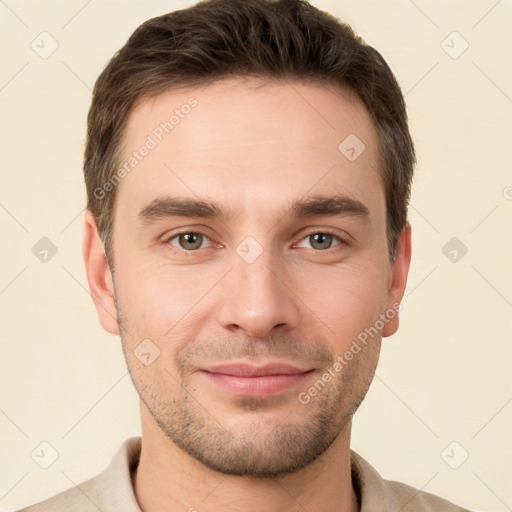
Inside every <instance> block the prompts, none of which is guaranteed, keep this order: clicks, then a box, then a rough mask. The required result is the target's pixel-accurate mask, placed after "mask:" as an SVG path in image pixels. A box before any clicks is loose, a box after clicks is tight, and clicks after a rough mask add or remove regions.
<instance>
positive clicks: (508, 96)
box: [0, 0, 512, 511]
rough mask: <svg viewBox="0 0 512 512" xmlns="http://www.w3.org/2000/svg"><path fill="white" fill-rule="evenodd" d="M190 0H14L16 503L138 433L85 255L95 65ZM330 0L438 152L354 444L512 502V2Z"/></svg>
mask: <svg viewBox="0 0 512 512" xmlns="http://www.w3.org/2000/svg"><path fill="white" fill-rule="evenodd" d="M191 3H192V2H186V1H178V0H167V1H151V2H147V1H145V0H138V1H134V0H131V1H123V2H121V1H100V0H93V1H89V2H87V1H85V0H72V1H70V0H67V1H63V0H61V1H56V0H53V1H46V2H37V1H35V0H30V1H29V0H24V1H22V0H6V1H5V2H4V1H2V2H0V38H1V43H2V44H1V46H0V47H1V50H0V51H1V53H2V66H1V70H0V104H1V109H2V110H1V111H2V127H1V134H0V144H1V156H0V158H1V166H0V172H1V186H0V225H1V229H0V237H1V239H0V247H1V251H2V252H1V262H2V264H1V265H0V315H1V318H2V323H1V325H2V333H1V335H2V341H1V358H0V385H1V389H0V440H1V441H0V442H1V446H0V509H2V510H11V509H14V508H17V507H19V506H21V505H23V504H26V503H28V502H32V501H35V500H39V499H42V498H45V497H47V496H49V495H50V494H53V493H56V492H58V491H60V490H62V489H64V488H67V487H69V486H71V485H73V483H78V482H80V481H82V480H84V479H86V478H88V477H90V476H92V475H93V474H95V473H97V472H98V471H100V470H101V469H103V467H104V466H105V465H106V464H107V463H108V462H109V461H110V458H111V456H112V454H113V453H114V451H115V450H116V449H117V447H118V446H119V444H120V443H121V442H122V441H123V440H124V439H125V438H126V437H128V436H131V435H136V434H138V433H139V423H138V405H137V397H136V394H135V392H134V390H133V388H132V385H131V382H130V379H129V377H128V375H127V373H126V369H125V364H124V360H123V357H122V353H121V350H120V343H119V339H118V338H117V337H114V336H111V335H109V334H107V333H105V332H104V331H103V330H102V329H101V327H100V325H99V323H98V321H97V318H96V312H95V310H94V308H93V304H92V301H91V299H90V297H89V294H88V290H87V281H86V277H85V272H84V269H83V264H82V258H81V235H82V223H81V219H82V212H83V208H84V205H85V189H84V185H83V181H82V175H81V165H82V151H83V145H84V134H85V119H86V114H87V109H88V106H89V102H90V89H91V88H92V86H93V84H94V81H95V79H96V77H97V76H98V74H99V73H100V71H101V69H102V68H103V66H104V65H105V64H106V62H107V60H108V59H109V58H110V57H111V56H112V55H113V53H114V52H115V51H116V50H117V49H118V48H119V47H121V46H122V45H123V44H124V42H125V41H126V39H127V38H128V36H129V35H130V34H131V33H132V31H133V30H134V29H135V28H136V27H137V26H138V25H139V24H140V23H141V22H142V21H144V20H146V19H147V18H150V17H153V16H156V15H159V14H163V13H165V12H168V11H170V10H174V9H176V8H180V7H184V6H187V5H190V4H191ZM313 4H315V5H317V6H319V7H322V8H326V9H328V10H330V11H331V12H333V13H335V14H337V15H338V16H340V17H342V18H343V19H345V20H346V21H348V22H349V23H351V24H353V26H354V27H355V28H356V30H358V31H359V32H360V33H361V35H363V37H365V39H367V40H368V41H369V42H370V43H371V44H372V45H374V46H376V48H377V49H378V50H379V51H380V52H381V53H382V54H383V55H384V57H385V58H386V59H387V61H388V62H389V64H390V65H391V67H392V69H393V70H394V72H395V73H396V75H397V77H398V79H399V81H400V83H401V85H402V87H403V90H404V93H405V94H406V101H407V104H408V109H409V116H410V125H411V130H412V134H413V138H414V139H415V143H416V147H417V153H418V160H419V163H418V166H417V170H416V181H415V185H414V189H413V197H412V202H411V209H410V219H411V222H412V226H413V243H414V253H413V262H412V269H411V273H410V278H409V284H408V288H407V291H406V298H405V299H404V311H403V313H402V323H401V328H400V331H399V333H398V334H397V335H395V336H394V337H393V338H388V339H386V340H384V343H383V351H382V357H381V361H380V363H379V367H378V368H377V376H376V378H375V380H374V383H373V385H372V387H371V389H370V392H369V393H368V395H367V398H366V400H365V402H364V403H363V405H362V406H361V408H360V410H359V412H358V413H357V415H356V417H355V420H354V431H353V443H352V447H353V448H354V449H355V450H356V451H358V452H359V453H361V454H362V455H363V456H364V457H366V458H367V459H368V460H369V461H370V462H371V463H372V464H373V465H374V466H375V467H376V468H377V469H378V470H379V471H380V472H381V474H382V475H383V476H385V477H387V478H390V479H397V480H401V481H405V482H407V483H409V484H411V485H414V486H415V487H418V488H421V489H424V490H426V491H430V492H434V493H437V494H439V495H441V496H444V497H446V498H448V499H450V500H453V501H455V502H457V503H459V504H461V505H464V506H466V507H469V508H471V509H473V510H487V511H504V510H512V486H511V485H510V484H511V480H512V478H511V477H512V470H511V461H512V437H511V435H510V431H511V426H512V403H511V402H512V377H511V371H510V366H511V356H512V343H511V342H510V340H511V336H510V333H511V330H512V273H511V271H510V262H511V261H512V243H511V231H512V230H511V224H512V200H511V199H512V172H511V171H512V166H511V159H510V147H511V142H512V141H511V139H510V134H511V128H510V122H511V120H512V71H511V63H512V34H511V27H512V2H510V1H509V0H501V1H496V0H480V1H474V0H473V1H468V0H464V1H462V0H461V1H457V2H455V1H450V2H447V1H446V0H443V1H441V0H436V1H426V0H415V1H414V2H413V1H412V0H394V1H386V2H383V1H380V2H378V1H376V0H374V1H371V0H361V1H357V2H356V1H352V2H350V1H344V0H339V1H336V0H331V1H328V0H324V1H313ZM43 31H46V32H48V33H49V34H50V35H51V37H52V38H53V39H54V40H56V41H57V42H58V45H59V47H58V49H57V50H56V51H55V53H53V54H52V55H51V56H49V57H48V58H46V59H43V58H41V57H40V56H39V54H38V53H36V52H35V51H34V50H33V49H32V48H31V42H32V41H33V40H35V41H36V43H37V42H38V41H41V39H40V37H46V38H47V39H45V41H46V43H45V48H46V49H47V50H48V49H49V48H51V46H50V45H51V40H50V39H48V37H49V36H40V37H39V38H38V36H39V34H40V33H41V32H43ZM454 31H457V32H458V33H459V34H460V36H457V35H453V34H452V32H454ZM450 34H452V35H450ZM461 38H463V39H461ZM443 41H445V42H444V43H443ZM464 41H467V43H468V44H469V47H468V49H467V50H466V51H465V52H464V53H462V54H461V55H460V56H458V58H452V57H453V56H455V55H456V54H457V53H458V52H459V51H460V50H461V49H463V45H464ZM39 44H41V43H39ZM39 51H42V49H40V50H39ZM447 52H448V53H447ZM449 53H451V55H452V56H450V55H449ZM42 237H48V238H49V239H50V240H51V241H52V242H53V243H54V244H55V246H56V247H57V248H58V252H57V254H56V255H55V256H53V257H52V258H51V259H49V261H48V262H46V263H43V262H41V261H40V260H39V259H38V258H36V256H35V255H34V254H33V253H32V247H33V246H34V245H35V244H36V243H37V242H38V241H39V240H40V239H41V238H42ZM452 237H457V238H458V239H459V240H460V241H461V242H462V243H464V244H465V246H467V248H468V252H467V254H465V255H464V256H463V257H462V258H460V253H458V258H460V259H459V260H458V261H457V262H452V261H450V259H448V257H446V256H445V254H444V253H443V252H442V248H443V247H444V246H445V244H446V243H447V242H448V241H449V240H450V239H451V238H452ZM42 441H46V442H48V443H50V444H51V445H52V446H53V447H54V448H55V449H56V450H57V451H58V453H59V458H58V459H57V460H56V462H55V463H54V464H53V465H52V466H51V467H50V468H48V469H46V470H43V469H41V468H40V467H39V466H38V465H37V464H36V463H35V462H34V460H32V458H31V453H32V452H33V450H34V449H35V448H36V447H38V446H39V444H40V443H41V442H42ZM452 441H456V442H457V443H459V444H458V445H455V446H454V445H452V446H451V447H450V448H449V449H448V450H447V453H446V452H444V450H445V448H446V447H447V446H448V445H449V444H450V443H452ZM452 449H453V450H452ZM463 450H465V451H467V452H468V453H469V458H468V459H467V460H466V461H465V462H464V463H463V464H462V465H461V466H460V467H459V468H458V469H452V468H451V467H449V465H448V464H447V462H445V460H447V461H449V462H450V463H451V464H452V465H455V464H456V463H457V462H459V461H460V460H461V457H462V456H463V454H464V452H463ZM442 453H445V456H444V458H443V457H442V455H441V454H442Z"/></svg>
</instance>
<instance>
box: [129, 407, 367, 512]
mask: <svg viewBox="0 0 512 512" xmlns="http://www.w3.org/2000/svg"><path fill="white" fill-rule="evenodd" d="M141 420H142V450H141V456H140V462H139V466H138V468H137V471H136V473H135V475H134V489H135V494H136V496H137V501H138V503H139V506H140V507H141V509H142V510H143V511H144V512H175V511H187V512H220V511H222V512H230V511H239V510H251V511H254V512H263V511H264V512H281V511H283V510H286V511H287V512H299V511H300V512H303V511H304V510H322V511H323V512H358V511H359V504H358V498H357V495H356V493H355V491H354V488H353V486H352V478H351V471H350V428H351V423H350V422H349V423H348V424H347V425H346V427H345V429H344V430H343V431H341V432H340V434H339V435H338V437H337V438H336V440H335V441H334V443H333V444H332V445H331V446H330V447H329V448H328V450H327V451H326V452H325V453H324V454H323V455H321V456H320V457H319V458H318V459H316V460H315V461H314V462H313V463H311V464H309V465H308V466H307V467H305V468H303V469H302V470H300V471H298V472H296V473H292V474H289V475H286V476H283V477H279V478H252V477H240V476H231V475H224V474H221V473H217V472H215V471H213V470H211V469H209V468H207V467H206V466H204V465H203V464H202V463H200V462H199V461H197V460H196V459H194V458H192V457H191V456H190V455H188V454H187V453H185V452H184V451H182V450H181V449H180V448H178V447H177V446H176V445H175V444H174V443H173V442H171V441H170V440H169V439H168V438H167V437H165V435H164V434H163V432H162V431H161V430H160V428H159V427H158V425H157V424H156V422H155V421H154V419H153V417H152V416H151V414H150V413H149V412H148V411H147V409H146V408H145V407H141Z"/></svg>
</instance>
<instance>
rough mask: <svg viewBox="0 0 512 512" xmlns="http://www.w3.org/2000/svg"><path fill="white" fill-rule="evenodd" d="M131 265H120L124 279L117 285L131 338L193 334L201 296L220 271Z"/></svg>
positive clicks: (173, 337)
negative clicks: (127, 266)
mask: <svg viewBox="0 0 512 512" xmlns="http://www.w3.org/2000/svg"><path fill="white" fill-rule="evenodd" d="M132 265H133V263H132ZM119 267H121V265H119ZM133 267H134V268H135V269H136V270H133V268H132V269H129V270H128V269H127V268H124V269H122V270H123V273H122V275H123V279H122V280H121V282H120V283H119V286H118V287H116V288H118V290H117V291H118V296H119V302H120V306H121V308H122V313H123V316H124V319H125V321H126V327H127V328H128V330H129V331H130V333H131V334H130V338H131V339H133V338H135V337H137V338H140V337H141V336H142V337H143V338H144V337H147V338H150V339H154V340H155V341H156V342H159V340H164V339H169V340H186V339H191V338H193V337H194V327H193V326H194V325H196V319H197V318H198V315H200V314H201V312H202V311H203V309H204V307H205V306H206V304H207V301H205V300H204V298H205V296H206V295H207V294H208V291H209V290H211V289H212V287H214V286H215V283H216V282H217V281H218V275H219V272H218V271H217V270H214V269H211V270H210V271H205V272H202V273H199V272H197V270H196V269H189V270H184V269H176V268H173V269H172V270H171V269H169V268H165V267H162V266H158V267H156V266H152V267H148V266H144V265H141V266H137V265H133ZM120 274H121V268H120ZM135 333H136V336H135ZM160 344H162V342H161V341H160ZM162 348H165V347H162ZM177 348H179V347H177Z"/></svg>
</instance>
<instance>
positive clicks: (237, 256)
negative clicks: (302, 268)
mask: <svg viewBox="0 0 512 512" xmlns="http://www.w3.org/2000/svg"><path fill="white" fill-rule="evenodd" d="M232 267H233V270H232V271H231V272H230V273H229V276H228V286H227V287H228V290H227V293H226V294H225V295H224V300H223V304H222V306H221V309H220V313H219V321H220V322H221V324H222V325H223V327H225V328H229V329H231V330H236V329H243V330H245V331H246V334H247V335H249V336H254V337H263V336H266V335H268V334H269V332H270V331H271V330H272V329H274V328H277V327H279V328H281V329H286V328H292V327H294V326H295V325H297V323H298V321H299V311H298V307H297V304H296V302H295V300H294V297H293V294H292V293H291V291H290V289H289V288H288V286H289V285H288V286H286V285H285V284H284V283H285V282H286V280H287V278H286V276H285V273H286V272H284V271H283V266H282V265H281V262H280V261H279V260H278V257H277V256H276V255H275V254H274V253H273V251H272V249H271V248H267V247H264V246H263V245H262V244H260V243H259V242H257V241H256V240H255V239H254V238H252V237H247V238H246V239H244V240H243V241H242V242H241V243H240V244H239V245H238V246H237V247H236V250H235V251H234V252H233V254H232Z"/></svg>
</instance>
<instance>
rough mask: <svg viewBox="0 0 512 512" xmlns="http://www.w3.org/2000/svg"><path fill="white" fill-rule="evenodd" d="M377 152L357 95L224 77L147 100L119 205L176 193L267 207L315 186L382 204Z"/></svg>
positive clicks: (131, 133) (139, 112)
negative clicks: (208, 83)
mask: <svg viewBox="0 0 512 512" xmlns="http://www.w3.org/2000/svg"><path fill="white" fill-rule="evenodd" d="M377 155H378V150H377V136H376V133H375V129H374V126H373V123H372V121H371V119H370V116H369V114H368V113H367V111H366V109H365V108H364V106H363V105H362V103H361V102H360V101H359V100H358V99H357V97H355V95H354V94H352V93H350V92H347V91H341V90H340V91H338V90H336V91H335V90H333V89H332V88H327V87H325V86H320V85H314V84H308V83H301V82H292V81H279V82H277V81H272V80H264V79H248V78H244V79H241V78H237V79H235V78H230V79H224V80H220V81H217V82H214V83H213V84H210V85H208V86H202V87H191V88H187V89H179V90H172V91H167V92H165V93H163V94H160V95H158V96H156V97H153V98H149V99H144V100H141V101H139V102H138V104H137V105H136V107H135V108H134V109H133V111H132V113H131V115H130V117H129V119H128V123H127V127H126V131H125V134H124V144H123V152H122V158H121V160H122V161H121V162H120V166H119V167H124V168H125V171H127V172H125V173H123V174H124V177H123V179H122V180H121V182H120V183H119V185H118V191H117V195H118V197H117V200H116V203H117V205H118V206H119V207H120V208H125V207H126V211H131V210H133V208H135V206H136V205H137V206H142V205H143V204H147V203H149V202H150V201H151V200H153V199H155V198H156V197H158V196H162V195H166V194H169V195H173V196H177V195H178V196H186V197H193V196H200V197H202V198H205V197H208V198H214V199H215V200H217V201H219V202H224V203H225V204H226V205H231V206H234V204H236V203H238V204H239V205H242V204H247V203H248V202H249V201H253V202H254V201H259V203H260V205H261V207H262V208H264V207H267V206H269V205H271V204H276V201H277V199H278V198H282V199H283V201H288V202H289V201H292V200H295V199H297V197H299V196H305V195H307V194H308V192H309V191H311V192H312V193H315V194H321V193H326V192H329V193H331V192H340V193H349V194H350V195H352V196H357V197H358V198H359V199H361V200H364V199H366V201H367V202H370V203H372V202H374V203H375V202H377V203H383V201H382V196H383V186H382V182H381V179H380V174H379V162H378V156H377ZM372 196H373V197H372ZM130 209H131V210H130Z"/></svg>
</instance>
